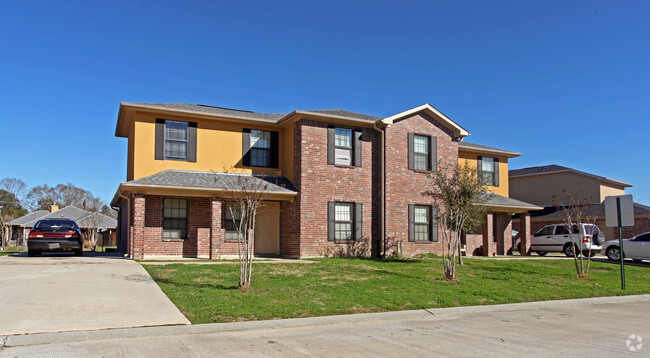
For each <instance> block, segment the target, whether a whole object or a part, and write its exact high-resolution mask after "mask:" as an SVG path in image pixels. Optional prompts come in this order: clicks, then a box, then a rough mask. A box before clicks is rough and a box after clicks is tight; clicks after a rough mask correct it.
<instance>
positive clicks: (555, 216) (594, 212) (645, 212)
mask: <svg viewBox="0 0 650 358" xmlns="http://www.w3.org/2000/svg"><path fill="white" fill-rule="evenodd" d="M633 208H634V216H650V207H648V206H645V205H642V204H638V203H633ZM546 209H547V210H556V211H554V212H552V213H550V214H546V215H539V216H532V215H531V217H532V218H533V219H535V221H544V220H550V221H553V220H563V219H564V214H563V213H562V211H561V210H559V209H557V208H553V207H547V208H546ZM583 212H584V213H585V214H586V215H589V216H595V217H597V218H604V217H605V204H603V203H600V204H588V205H585V206H584V207H583Z"/></svg>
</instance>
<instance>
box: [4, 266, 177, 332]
mask: <svg viewBox="0 0 650 358" xmlns="http://www.w3.org/2000/svg"><path fill="white" fill-rule="evenodd" d="M178 324H183V325H184V324H189V321H188V320H187V319H186V318H185V316H183V314H181V312H180V311H179V310H178V309H177V308H176V306H174V304H172V302H171V301H170V300H169V299H168V298H167V296H165V294H163V293H162V291H161V290H160V288H159V287H158V285H156V283H155V282H154V281H153V280H152V279H151V277H150V276H149V274H148V273H147V272H146V271H145V270H144V269H143V268H142V266H141V265H140V264H139V263H137V262H134V261H131V260H127V259H124V258H122V257H120V256H118V255H110V254H101V255H84V256H82V257H75V256H70V255H66V254H60V255H59V254H53V255H46V256H41V257H27V255H26V254H22V255H10V256H0V336H1V335H9V334H20V333H35V332H57V331H76V330H93V329H106V328H121V327H142V326H158V325H178Z"/></svg>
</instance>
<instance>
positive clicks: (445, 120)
mask: <svg viewBox="0 0 650 358" xmlns="http://www.w3.org/2000/svg"><path fill="white" fill-rule="evenodd" d="M419 112H425V113H427V114H428V115H430V116H432V117H436V118H437V119H439V120H440V121H441V123H442V124H443V125H445V127H447V128H449V129H450V130H451V131H452V132H454V136H455V137H458V138H463V137H467V136H468V135H470V133H469V132H468V131H467V130H466V129H465V128H463V127H461V126H460V125H458V123H456V122H454V121H452V120H451V119H450V118H449V117H447V116H445V115H444V114H442V112H440V111H438V110H437V109H435V108H434V107H433V106H432V105H430V104H429V103H426V104H423V105H421V106H419V107H415V108H412V109H409V110H406V111H404V112H401V113H398V114H395V115H393V116H390V117H387V118H384V119H382V120H381V122H382V123H383V124H384V125H391V124H393V123H394V122H396V121H398V120H400V119H403V118H404V117H408V116H412V115H414V114H416V113H419Z"/></svg>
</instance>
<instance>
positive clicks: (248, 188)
mask: <svg viewBox="0 0 650 358" xmlns="http://www.w3.org/2000/svg"><path fill="white" fill-rule="evenodd" d="M268 178H270V177H268ZM265 179H267V177H265V176H253V175H246V174H231V173H225V175H224V174H219V175H216V176H215V181H216V182H223V183H222V184H223V186H224V187H228V188H232V189H230V190H228V191H227V193H226V195H225V199H226V200H227V201H228V203H227V205H226V206H227V208H226V210H228V212H229V213H230V217H231V220H232V223H233V226H234V228H235V230H236V231H237V235H238V240H237V248H238V255H239V288H240V289H242V290H248V289H249V288H250V285H251V275H252V272H253V255H254V249H255V224H256V222H255V219H256V214H257V209H258V208H259V207H260V206H261V205H262V203H263V202H264V200H265V199H266V198H267V197H268V195H269V194H268V188H269V185H271V183H270V182H268V181H266V180H265Z"/></svg>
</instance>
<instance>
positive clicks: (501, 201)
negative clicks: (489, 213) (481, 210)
mask: <svg viewBox="0 0 650 358" xmlns="http://www.w3.org/2000/svg"><path fill="white" fill-rule="evenodd" d="M485 205H488V206H505V207H514V208H524V209H525V208H528V209H529V210H537V209H539V208H540V207H539V206H537V205H534V204H530V203H526V202H523V201H521V200H517V199H512V198H507V197H505V196H501V195H498V194H495V193H491V192H487V193H486V201H485Z"/></svg>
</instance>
